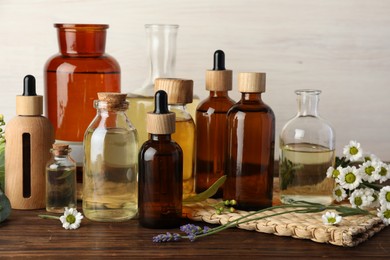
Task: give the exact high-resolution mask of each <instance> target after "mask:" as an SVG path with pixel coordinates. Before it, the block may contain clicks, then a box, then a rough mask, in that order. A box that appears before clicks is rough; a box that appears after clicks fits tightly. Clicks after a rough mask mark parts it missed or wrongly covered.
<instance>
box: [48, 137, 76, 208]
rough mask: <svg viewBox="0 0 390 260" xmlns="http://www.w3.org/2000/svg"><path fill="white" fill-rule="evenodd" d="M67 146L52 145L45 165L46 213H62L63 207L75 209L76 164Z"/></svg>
mask: <svg viewBox="0 0 390 260" xmlns="http://www.w3.org/2000/svg"><path fill="white" fill-rule="evenodd" d="M70 151H71V149H70V148H69V145H67V144H53V148H52V149H51V152H52V154H53V155H52V157H51V159H50V160H49V162H48V163H47V165H46V211H48V212H55V213H63V212H64V208H65V207H69V208H76V207H77V187H76V162H75V161H74V160H73V159H72V158H71V157H70V155H69V153H70Z"/></svg>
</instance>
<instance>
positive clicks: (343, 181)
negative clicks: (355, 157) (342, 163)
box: [336, 166, 362, 190]
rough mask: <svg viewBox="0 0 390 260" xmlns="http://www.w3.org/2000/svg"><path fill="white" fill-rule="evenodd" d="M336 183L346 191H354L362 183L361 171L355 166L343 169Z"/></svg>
mask: <svg viewBox="0 0 390 260" xmlns="http://www.w3.org/2000/svg"><path fill="white" fill-rule="evenodd" d="M336 182H338V183H339V184H340V186H341V187H343V188H344V189H348V190H353V189H355V188H357V187H358V186H359V184H360V183H361V182H362V177H360V175H359V170H358V169H356V167H355V166H352V167H350V166H347V167H345V168H342V169H341V171H340V175H339V177H338V178H337V179H336Z"/></svg>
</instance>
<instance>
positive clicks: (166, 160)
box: [138, 90, 183, 228]
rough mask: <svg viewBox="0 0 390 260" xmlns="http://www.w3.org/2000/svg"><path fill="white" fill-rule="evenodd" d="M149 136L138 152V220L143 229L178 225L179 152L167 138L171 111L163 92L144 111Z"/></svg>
mask: <svg viewBox="0 0 390 260" xmlns="http://www.w3.org/2000/svg"><path fill="white" fill-rule="evenodd" d="M146 127H147V131H148V133H149V134H150V139H149V140H148V141H146V142H145V143H144V144H143V145H142V147H141V150H140V152H139V156H138V165H139V186H138V187H139V188H138V209H139V223H140V224H141V226H143V227H147V228H175V227H178V226H180V219H181V215H182V200H183V152H182V150H181V148H180V146H179V145H178V144H177V143H176V142H175V141H173V140H172V139H171V134H172V133H174V132H175V113H172V112H170V111H169V110H168V98H167V94H166V92H165V91H163V90H159V91H157V92H156V94H155V109H154V111H153V112H149V113H148V114H147V125H146Z"/></svg>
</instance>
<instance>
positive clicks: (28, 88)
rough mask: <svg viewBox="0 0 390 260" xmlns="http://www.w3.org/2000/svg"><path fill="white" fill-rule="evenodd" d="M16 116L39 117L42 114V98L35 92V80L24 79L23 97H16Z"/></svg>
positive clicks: (30, 78) (29, 77)
mask: <svg viewBox="0 0 390 260" xmlns="http://www.w3.org/2000/svg"><path fill="white" fill-rule="evenodd" d="M16 114H17V115H21V116H39V115H42V114H43V97H42V96H38V95H37V93H36V92H35V78H34V76H32V75H27V76H25V77H24V81H23V95H18V96H16Z"/></svg>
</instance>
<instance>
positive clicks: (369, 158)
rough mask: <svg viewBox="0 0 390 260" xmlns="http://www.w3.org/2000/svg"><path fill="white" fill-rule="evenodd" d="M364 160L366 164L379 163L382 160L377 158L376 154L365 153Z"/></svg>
mask: <svg viewBox="0 0 390 260" xmlns="http://www.w3.org/2000/svg"><path fill="white" fill-rule="evenodd" d="M363 158H364V161H365V162H368V161H371V162H379V161H380V160H381V159H379V157H378V156H376V155H375V154H373V153H365V154H364V155H363Z"/></svg>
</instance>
